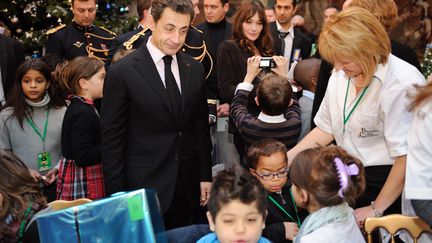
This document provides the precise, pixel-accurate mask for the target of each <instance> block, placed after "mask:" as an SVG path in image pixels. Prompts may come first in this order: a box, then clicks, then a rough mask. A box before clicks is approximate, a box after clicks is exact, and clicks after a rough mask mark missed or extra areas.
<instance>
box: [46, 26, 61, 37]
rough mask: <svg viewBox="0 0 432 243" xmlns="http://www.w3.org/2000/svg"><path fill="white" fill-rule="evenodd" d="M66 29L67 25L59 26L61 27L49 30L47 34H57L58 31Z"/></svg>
mask: <svg viewBox="0 0 432 243" xmlns="http://www.w3.org/2000/svg"><path fill="white" fill-rule="evenodd" d="M64 27H66V25H65V24H61V25H59V26H57V27H55V28H52V29H49V30H48V31H47V32H46V33H45V34H46V35H51V34H54V33H55V32H57V31H59V30H61V29H63V28H64Z"/></svg>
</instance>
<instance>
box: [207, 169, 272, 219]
mask: <svg viewBox="0 0 432 243" xmlns="http://www.w3.org/2000/svg"><path fill="white" fill-rule="evenodd" d="M266 197H267V192H266V190H265V189H264V187H263V186H262V185H261V183H260V182H259V181H258V180H257V179H256V178H255V177H254V176H253V175H251V174H250V173H248V172H247V171H246V170H244V169H243V168H240V167H235V168H231V169H227V170H224V171H221V172H219V173H218V174H217V176H216V178H215V179H214V181H213V184H212V188H211V190H210V199H209V201H208V204H207V208H208V211H209V212H210V214H211V216H212V218H213V219H216V215H217V214H218V213H219V212H220V210H221V209H222V207H224V206H225V205H226V204H228V203H230V202H231V201H233V200H239V201H240V202H242V203H244V204H248V205H249V204H252V203H256V207H257V209H258V212H259V213H260V214H261V215H262V216H263V218H265V217H266V214H267V213H266V212H267V200H266Z"/></svg>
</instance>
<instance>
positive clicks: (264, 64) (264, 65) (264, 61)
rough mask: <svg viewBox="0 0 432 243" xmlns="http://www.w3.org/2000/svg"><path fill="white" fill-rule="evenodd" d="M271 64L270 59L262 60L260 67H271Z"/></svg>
mask: <svg viewBox="0 0 432 243" xmlns="http://www.w3.org/2000/svg"><path fill="white" fill-rule="evenodd" d="M269 66H270V60H261V61H260V67H269Z"/></svg>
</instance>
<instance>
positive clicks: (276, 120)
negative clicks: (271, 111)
mask: <svg viewBox="0 0 432 243" xmlns="http://www.w3.org/2000/svg"><path fill="white" fill-rule="evenodd" d="M258 120H260V121H262V122H266V123H281V122H284V121H286V119H285V117H284V114H280V115H276V116H269V115H266V114H264V113H262V112H260V114H259V115H258Z"/></svg>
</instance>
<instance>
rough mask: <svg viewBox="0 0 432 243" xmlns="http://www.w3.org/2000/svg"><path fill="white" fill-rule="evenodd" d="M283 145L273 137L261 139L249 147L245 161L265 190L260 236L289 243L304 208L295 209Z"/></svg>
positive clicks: (300, 220) (299, 224)
mask: <svg viewBox="0 0 432 243" xmlns="http://www.w3.org/2000/svg"><path fill="white" fill-rule="evenodd" d="M286 151H287V149H286V146H285V145H284V144H283V143H281V142H279V141H276V140H274V139H263V140H260V141H258V142H255V143H254V144H252V145H251V147H250V148H249V150H248V152H247V155H246V162H247V166H248V168H249V172H250V173H251V174H252V175H254V176H255V177H256V178H257V179H258V180H259V181H260V182H261V184H262V185H263V186H264V188H265V189H266V190H267V192H268V196H267V204H268V206H267V210H268V215H267V218H266V222H265V225H266V227H265V229H264V231H263V236H264V237H266V238H268V239H269V240H271V241H273V242H291V241H292V240H293V239H294V238H295V236H296V235H297V232H298V229H299V228H300V226H301V223H302V221H303V219H304V218H306V216H307V212H306V210H303V209H298V208H297V206H296V204H295V202H294V198H293V195H292V192H291V187H290V185H289V183H288V160H287V156H286Z"/></svg>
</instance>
